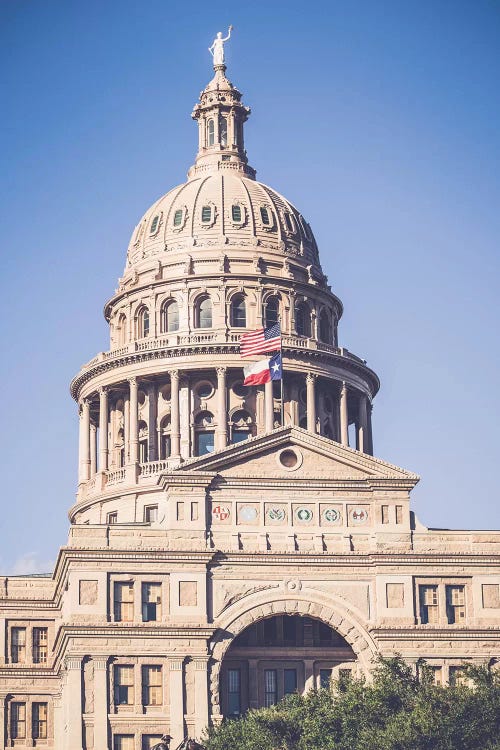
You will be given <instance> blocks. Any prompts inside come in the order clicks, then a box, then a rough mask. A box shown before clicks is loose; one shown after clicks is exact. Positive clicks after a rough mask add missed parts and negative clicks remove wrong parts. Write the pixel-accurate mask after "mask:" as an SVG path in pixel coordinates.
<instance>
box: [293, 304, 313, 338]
mask: <svg viewBox="0 0 500 750" xmlns="http://www.w3.org/2000/svg"><path fill="white" fill-rule="evenodd" d="M295 330H296V331H297V334H298V335H299V336H310V335H311V311H310V310H309V305H308V304H307V302H299V303H298V305H297V306H296V308H295Z"/></svg>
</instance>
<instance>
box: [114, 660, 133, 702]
mask: <svg viewBox="0 0 500 750" xmlns="http://www.w3.org/2000/svg"><path fill="white" fill-rule="evenodd" d="M133 703H134V667H133V666H131V665H130V664H127V665H122V664H116V665H115V705H116V706H131V705H132V704H133Z"/></svg>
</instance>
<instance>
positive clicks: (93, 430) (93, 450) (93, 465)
mask: <svg viewBox="0 0 500 750" xmlns="http://www.w3.org/2000/svg"><path fill="white" fill-rule="evenodd" d="M96 471H97V427H96V425H95V424H93V423H92V422H91V424H90V476H91V477H93V476H95V473H96Z"/></svg>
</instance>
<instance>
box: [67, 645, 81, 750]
mask: <svg viewBox="0 0 500 750" xmlns="http://www.w3.org/2000/svg"><path fill="white" fill-rule="evenodd" d="M64 687H65V689H64V713H65V716H66V732H65V736H64V740H65V743H64V748H65V750H82V660H81V658H80V657H73V656H70V657H68V658H67V659H66V684H65V686H64Z"/></svg>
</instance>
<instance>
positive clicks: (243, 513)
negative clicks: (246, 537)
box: [238, 505, 257, 523]
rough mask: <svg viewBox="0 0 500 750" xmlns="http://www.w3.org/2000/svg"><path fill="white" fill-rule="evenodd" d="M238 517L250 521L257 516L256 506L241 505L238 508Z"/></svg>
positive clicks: (246, 521)
mask: <svg viewBox="0 0 500 750" xmlns="http://www.w3.org/2000/svg"><path fill="white" fill-rule="evenodd" d="M238 518H239V520H240V521H243V522H245V523H252V521H255V519H256V518H257V508H254V507H253V506H252V505H243V507H241V508H239V510H238Z"/></svg>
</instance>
